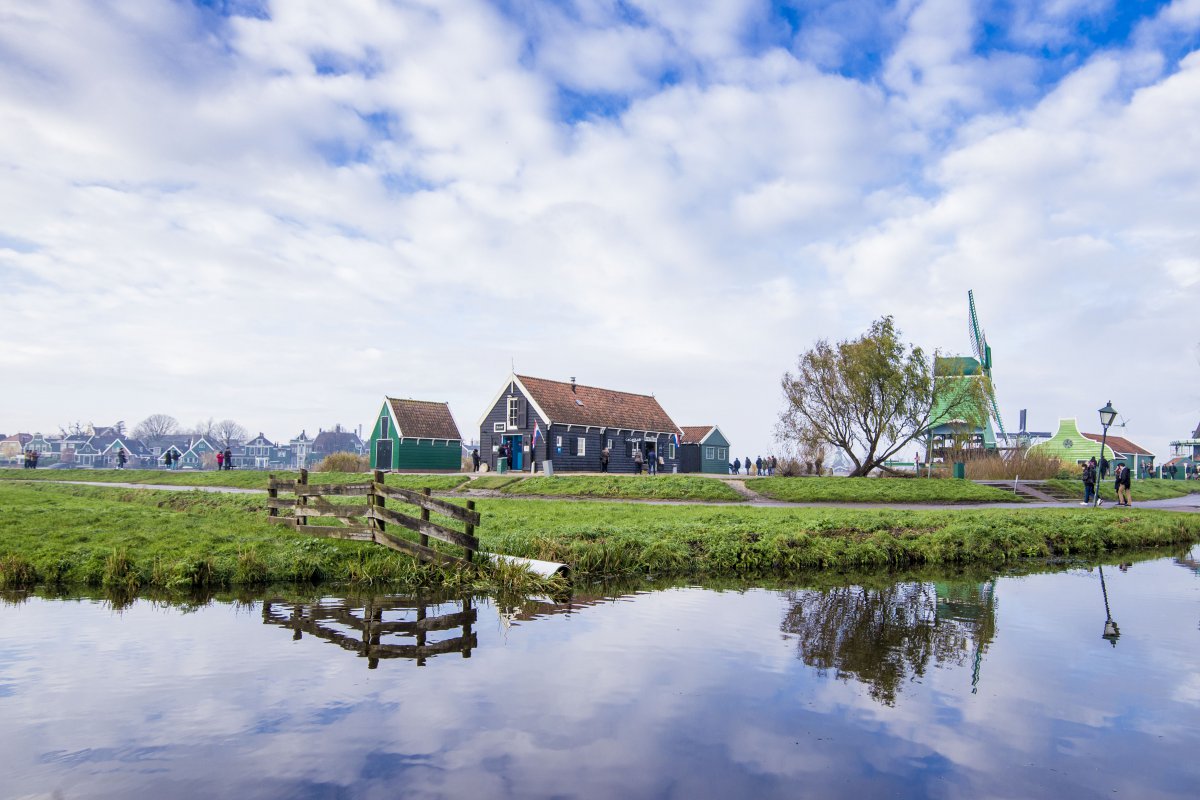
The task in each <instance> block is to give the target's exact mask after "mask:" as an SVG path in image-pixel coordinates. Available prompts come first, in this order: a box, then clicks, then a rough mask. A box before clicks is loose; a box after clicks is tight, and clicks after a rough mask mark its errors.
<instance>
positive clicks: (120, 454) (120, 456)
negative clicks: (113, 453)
mask: <svg viewBox="0 0 1200 800" xmlns="http://www.w3.org/2000/svg"><path fill="white" fill-rule="evenodd" d="M127 460H128V459H127V458H126V457H125V448H124V447H118V448H117V469H125V462H126V461H127Z"/></svg>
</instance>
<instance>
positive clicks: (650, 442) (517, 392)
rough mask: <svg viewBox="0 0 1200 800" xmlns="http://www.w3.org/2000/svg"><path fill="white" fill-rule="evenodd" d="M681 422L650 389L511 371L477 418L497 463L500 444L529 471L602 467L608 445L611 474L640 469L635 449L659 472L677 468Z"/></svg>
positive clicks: (486, 451)
mask: <svg viewBox="0 0 1200 800" xmlns="http://www.w3.org/2000/svg"><path fill="white" fill-rule="evenodd" d="M679 435H680V430H679V426H678V425H676V424H675V423H674V421H672V419H671V417H670V416H668V415H667V412H666V411H664V410H663V408H662V406H660V405H659V404H658V401H657V400H655V399H654V397H652V396H651V395H645V394H632V393H630V392H618V391H615V390H612V389H601V388H598V387H595V386H583V385H580V384H577V383H575V380H574V379H572V380H571V381H569V382H564V381H551V380H546V379H545V378H532V377H529V376H526V375H510V376H509V378H508V380H507V381H505V383H504V385H503V386H501V387H500V391H499V392H497V393H496V396H495V397H494V398H493V399H492V402H491V403H490V404H489V405H488V407H487V410H486V411H485V412H484V414H483V416H482V417H481V418H480V420H479V455H480V456H481V457H482V458H483V459H484V461H485V462H486V463H487V464H488V466H489V467H490V468H491V469H495V468H496V461H497V458H498V456H499V453H500V447H501V446H502V445H508V446H509V447H511V449H512V452H513V469H515V470H523V471H526V472H529V471H531V469H532V468H533V467H534V465H535V464H536V465H537V466H538V468H540V467H541V464H542V462H544V461H547V460H550V461H552V462H553V463H554V469H555V471H556V472H599V471H600V452H601V450H602V449H604V448H606V447H607V448H608V451H609V471H610V472H626V473H631V472H634V452H635V451H638V450H640V451H641V452H642V457H643V460H645V461H646V462H647V463H648V462H649V459H651V458H658V457H661V458H662V461H663V464H662V465H661V466H660V467H659V470H660V471H661V472H675V471H678V467H679V451H678V448H679Z"/></svg>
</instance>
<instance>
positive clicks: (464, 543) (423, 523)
mask: <svg viewBox="0 0 1200 800" xmlns="http://www.w3.org/2000/svg"><path fill="white" fill-rule="evenodd" d="M372 477H373V480H371V481H370V482H368V483H344V484H310V483H309V482H308V470H304V469H302V470H300V477H299V478H297V479H296V480H294V481H292V480H279V479H277V478H276V477H275V476H274V475H271V476H270V481H269V482H268V483H267V515H268V519H270V520H271V522H276V523H279V524H281V525H289V526H291V527H292V528H293V529H294V530H296V531H299V532H300V533H305V534H309V535H311V536H321V537H325V538H328V539H349V540H351V541H359V542H375V543H376V544H378V545H381V546H383V547H387V548H390V549H392V550H396V551H397V552H401V553H405V554H407V555H411V556H415V557H416V558H418V559H420V560H422V561H427V562H431V563H436V564H447V565H460V566H461V565H466V564H467V563H469V562H470V561H471V560H472V559H473V558H474V554H475V553H476V552H478V550H479V540H478V539H477V538H476V537H475V527H476V526H477V525H479V524H480V523H481V521H482V518H481V517H480V516H479V512H477V511H476V510H475V501H474V500H468V501H467V506H466V508H463V507H462V506H458V505H455V504H454V503H450V502H447V501H445V500H440V499H438V498H435V497H431V496H430V491H429V489H424V490H422V491H420V492H416V491H413V490H411V489H399V488H396V487H394V486H387V485H385V484H384V474H383V471H382V470H375V472H374V475H373V476H372ZM281 492H284V493H291V494H293V495H294V497H280V496H279V495H280V493H281ZM330 497H338V498H342V497H365V498H366V503H365V504H362V503H332V502H330V501H329V500H328V498H330ZM388 500H392V501H396V502H399V503H402V504H404V505H405V506H412V507H416V508H418V509H420V516H419V517H412V516H408V515H407V514H402V513H400V512H399V511H397V510H396V507H394V506H393V507H388V505H387V501H388ZM288 511H290V512H291V513H290V514H286V513H281V512H288ZM431 514H439V515H441V516H444V517H449V518H450V519H452V520H455V521H457V522H461V523H462V524H463V525H464V527H465V528H466V532H465V533H464V532H462V531H457V530H455V529H453V528H449V527H447V526H446V525H443V524H440V523H439V522H434V521H432V520H431V519H430V515H431ZM310 520H336V521H337V522H339V523H340V524H338V525H320V524H318V525H313V524H310ZM389 525H393V526H397V527H400V528H405V529H407V530H410V531H413V532H414V533H416V534H417V535H418V537H419V541H417V542H413V541H410V540H409V539H405V538H403V537H401V536H397V535H396V534H394V533H390V532H388V526H389ZM430 538H433V539H437V540H438V541H441V542H445V543H447V544H452V545H456V546H457V547H461V548H462V549H463V551H464V552H465V557H463V558H459V557H458V556H455V555H451V554H450V553H444V552H442V551H440V550H435V549H434V548H432V547H430V546H429V540H430Z"/></svg>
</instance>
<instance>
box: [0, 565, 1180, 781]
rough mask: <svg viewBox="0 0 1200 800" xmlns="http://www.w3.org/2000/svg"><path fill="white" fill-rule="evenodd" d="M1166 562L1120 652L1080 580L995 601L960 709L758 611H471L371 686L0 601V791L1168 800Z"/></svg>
mask: <svg viewBox="0 0 1200 800" xmlns="http://www.w3.org/2000/svg"><path fill="white" fill-rule="evenodd" d="M1164 564H1165V565H1166V566H1164V567H1162V568H1160V566H1159V565H1156V564H1140V565H1138V567H1137V569H1135V570H1131V571H1130V572H1129V573H1124V574H1121V575H1119V576H1117V577H1114V578H1113V580H1112V581H1111V585H1110V592H1111V594H1112V595H1113V598H1114V601H1115V605H1114V614H1115V615H1117V616H1118V618H1119V619H1120V620H1121V622H1122V630H1123V633H1124V632H1125V631H1128V633H1126V634H1125V635H1123V636H1122V639H1121V642H1120V644H1119V646H1118V647H1117V648H1116V649H1115V650H1114V649H1112V648H1111V647H1110V646H1109V645H1108V644H1107V643H1106V642H1104V641H1103V640H1101V639H1100V636H1099V634H1100V632H1101V629H1100V627H1099V626H1098V625H1097V624H1096V623H1097V621H1099V622H1102V621H1103V606H1102V604H1101V603H1100V602H1099V588H1098V583H1097V580H1098V579H1097V577H1096V576H1095V575H1094V574H1088V573H1087V572H1082V571H1081V572H1075V573H1070V574H1065V575H1044V576H1033V577H1028V578H1023V579H1001V580H1000V581H998V583H997V586H996V597H997V603H996V608H997V609H998V611H997V620H996V627H995V636H994V639H993V641H992V642H991V644H990V645H989V647H988V650H987V652H986V655H985V662H984V664H983V669H982V675H983V677H982V680H981V683H980V686H979V693H978V694H975V695H972V694H971V693H970V679H971V663H970V660H969V659H967V660H965V662H964V663H961V664H960V663H959V661H960V660H959V659H948V660H946V661H943V662H939V663H942V666H943V668H938V669H927V670H925V671H924V673H923V674H922V675H920V676H919V677H916V678H914V677H913V676H911V675H910V676H908V678H907V679H906V682H905V683H904V685H903V688H902V690H901V691H900V692H899V693H898V694H897V695H896V697H897V699H896V702H895V704H894V705H892V706H887V705H883V704H881V703H879V702H878V701H877V700H874V699H872V698H871V696H870V694H869V692H868V691H866V689H865V688H864V686H863V685H862V684H861V683H859V682H858V681H855V680H850V681H840V680H836V679H835V678H834V677H833V676H832V675H829V676H826V677H822V676H821V675H819V674H818V673H817V671H815V670H814V669H812V668H810V667H808V666H806V665H805V664H803V663H802V662H801V661H800V660H799V659H797V658H796V646H797V640H796V639H795V638H792V637H787V636H785V637H781V636H780V635H779V621H780V618H781V615H782V614H784V613H786V610H787V608H788V604H787V603H786V602H785V600H784V598H783V597H781V596H780V595H778V594H776V593H773V592H767V591H747V592H742V593H737V592H725V593H717V592H708V591H700V590H692V589H679V590H670V591H663V592H653V593H647V594H640V595H636V596H633V597H631V598H627V599H625V600H622V601H620V602H611V603H604V604H599V605H596V606H593V607H589V608H586V609H584V610H581V611H579V612H578V613H573V614H571V615H569V616H566V615H552V616H544V617H541V618H538V619H531V620H527V621H524V622H522V623H521V624H520V625H519V626H515V627H513V628H511V629H509V630H507V631H506V630H503V629H502V628H501V626H500V624H499V620H498V613H497V610H496V609H495V608H494V607H493V606H492V605H491V604H489V603H482V604H480V607H479V622H478V625H477V626H476V630H477V632H478V636H479V640H480V641H479V647H478V648H477V649H476V650H475V651H474V652H473V654H472V657H471V658H470V659H469V660H463V659H461V658H459V657H452V658H438V659H431V660H430V662H429V666H427V667H425V668H420V669H418V668H414V666H413V665H412V664H411V663H409V662H397V661H391V662H388V661H383V662H381V663H380V666H379V668H378V669H377V670H370V671H368V670H366V669H364V668H363V663H362V661H361V660H358V659H356V658H354V657H352V656H353V653H351V654H349V655H350V656H351V657H347V654H346V653H344V652H342V651H340V649H338V648H336V647H332V646H330V645H329V644H328V643H326V642H323V641H320V640H317V639H314V638H313V637H310V636H307V635H306V636H305V637H304V638H303V639H302V640H300V641H292V639H291V638H290V636H289V634H288V633H287V631H283V630H280V629H278V628H274V627H268V626H264V625H263V624H262V621H261V617H260V616H259V614H258V612H257V610H252V611H251V613H245V612H244V611H243V612H242V613H238V614H234V613H232V611H231V609H230V608H229V607H227V606H220V605H214V606H210V607H204V608H200V609H198V610H197V611H195V613H191V614H186V615H185V614H181V613H180V612H179V611H178V610H175V609H170V608H162V607H154V606H151V605H150V604H146V603H137V604H135V605H134V606H132V607H131V608H129V609H128V610H127V611H125V612H124V613H123V614H122V615H120V616H115V615H112V614H110V613H109V612H107V611H106V610H105V609H104V608H103V607H102V606H101V605H99V604H94V603H62V602H47V601H43V600H37V599H34V600H30V601H29V602H28V603H25V604H22V605H21V606H15V607H7V606H6V607H0V684H3V685H8V686H11V687H13V690H12V692H11V693H10V694H9V695H8V696H3V695H0V751H2V752H4V753H5V760H6V764H7V765H11V767H10V768H9V769H7V770H6V771H4V772H2V773H0V796H4V797H7V796H10V795H21V794H30V793H35V792H46V791H51V790H54V789H61V790H63V791H64V793H65V794H66V796H76V795H87V796H94V797H122V796H130V795H133V794H141V795H144V796H149V795H157V796H170V797H179V798H190V797H211V796H213V795H214V794H224V795H230V796H255V797H295V796H336V795H339V794H350V795H353V796H355V797H363V798H376V797H378V798H384V797H388V798H391V797H395V796H396V795H397V794H403V796H405V797H438V796H478V797H543V796H579V797H596V796H629V797H644V796H655V797H689V798H691V797H716V796H722V797H731V796H754V797H792V796H796V795H797V794H806V795H811V796H822V797H839V796H841V797H867V796H876V795H882V794H893V795H894V794H897V793H899V794H908V795H911V796H972V797H1018V796H1019V797H1047V796H1053V795H1063V796H1077V795H1079V794H1087V793H1096V792H1103V793H1105V794H1107V793H1109V790H1110V789H1112V788H1122V789H1123V790H1128V791H1131V792H1132V791H1133V786H1132V785H1131V784H1132V783H1133V781H1130V780H1127V779H1126V777H1125V776H1129V775H1139V776H1140V778H1139V787H1138V788H1139V791H1137V792H1134V793H1135V794H1136V795H1137V796H1139V797H1153V796H1170V795H1171V794H1172V793H1175V794H1177V795H1186V793H1187V792H1186V790H1185V789H1184V788H1183V787H1185V786H1194V785H1196V782H1197V780H1198V779H1200V769H1198V768H1197V767H1196V766H1194V765H1193V763H1192V761H1191V754H1192V753H1193V752H1194V750H1195V748H1196V747H1197V746H1200V734H1197V731H1196V730H1195V729H1194V726H1193V721H1194V718H1195V706H1196V704H1197V702H1200V679H1198V678H1197V677H1196V676H1195V675H1194V674H1193V669H1192V665H1193V664H1194V663H1195V662H1196V657H1197V655H1200V653H1198V652H1197V648H1198V643H1197V642H1196V641H1195V639H1196V637H1195V631H1194V607H1193V606H1192V605H1191V603H1192V602H1194V592H1191V593H1190V594H1189V591H1190V590H1189V589H1182V588H1181V586H1183V585H1184V584H1183V583H1182V582H1184V581H1189V583H1187V584H1186V585H1187V586H1189V587H1190V586H1191V585H1192V584H1194V583H1195V581H1194V579H1191V578H1190V576H1189V575H1188V574H1187V573H1185V572H1184V571H1183V570H1179V569H1178V567H1173V566H1171V565H1169V564H1168V563H1167V562H1164ZM1165 569H1170V570H1173V571H1174V572H1176V573H1178V575H1179V578H1178V579H1177V582H1175V583H1172V581H1171V579H1170V576H1169V575H1166V574H1164V570H1165ZM943 594H945V593H943ZM1097 608H1099V619H1097ZM956 613H958V612H956ZM63 631H66V632H68V634H69V635H63V633H62V632H63ZM935 662H936V659H935ZM81 676H83V677H81ZM1166 731H1169V732H1170V734H1169V735H1167V736H1166V738H1163V739H1160V738H1158V737H1159V735H1160V734H1162V733H1163V732H1166Z"/></svg>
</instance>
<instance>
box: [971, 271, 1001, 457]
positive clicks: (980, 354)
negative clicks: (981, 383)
mask: <svg viewBox="0 0 1200 800" xmlns="http://www.w3.org/2000/svg"><path fill="white" fill-rule="evenodd" d="M967 304H968V305H969V306H970V326H971V330H970V338H971V350H972V352H974V354H975V358H976V359H977V360H978V361H979V365H980V367H981V368H982V370H983V376H984V377H985V378H987V398H988V405H989V406H990V407H991V412H992V418H993V419H994V420H995V421H996V427H997V428H998V429H999V430H1000V436H1002V437H1003V438H1004V439H1005V440H1006V441H1007V439H1008V433H1007V432H1006V431H1005V430H1004V421H1003V420H1001V419H1000V405H999V404H998V403H997V402H996V384H995V382H994V381H993V380H992V348H991V347H990V346H988V343H987V335H986V334H985V333H984V332H983V328H982V327H981V326H980V325H979V315H978V314H977V313H976V311H975V290H974V289H969V290H967Z"/></svg>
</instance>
